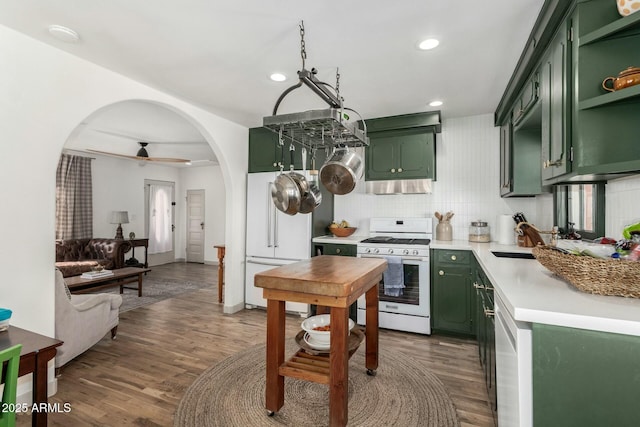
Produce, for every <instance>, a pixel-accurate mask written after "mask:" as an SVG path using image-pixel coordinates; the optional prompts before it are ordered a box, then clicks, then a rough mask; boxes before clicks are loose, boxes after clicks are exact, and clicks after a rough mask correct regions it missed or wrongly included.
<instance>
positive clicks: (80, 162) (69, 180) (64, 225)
mask: <svg viewBox="0 0 640 427" xmlns="http://www.w3.org/2000/svg"><path fill="white" fill-rule="evenodd" d="M91 237H93V195H92V183H91V159H90V158H88V157H82V156H72V155H69V154H62V155H61V156H60V160H59V161H58V169H57V171H56V239H86V238H91Z"/></svg>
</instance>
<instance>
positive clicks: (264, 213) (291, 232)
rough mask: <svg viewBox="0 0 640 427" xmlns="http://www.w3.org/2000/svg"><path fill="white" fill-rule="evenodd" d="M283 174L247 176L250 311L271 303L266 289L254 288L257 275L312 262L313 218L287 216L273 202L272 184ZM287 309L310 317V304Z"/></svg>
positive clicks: (247, 299) (247, 300) (247, 291)
mask: <svg viewBox="0 0 640 427" xmlns="http://www.w3.org/2000/svg"><path fill="white" fill-rule="evenodd" d="M298 172H299V173H304V172H301V171H298ZM279 174H280V172H260V173H250V174H248V177H247V245H246V248H247V253H246V259H245V261H246V266H245V304H246V306H247V308H255V307H266V306H267V301H266V300H265V299H264V298H263V297H262V288H256V287H255V286H254V276H255V275H256V274H258V273H261V272H263V271H266V270H270V269H272V268H276V267H279V266H282V265H286V264H291V263H294V262H297V261H301V260H303V259H309V258H310V255H311V233H312V229H311V221H312V215H311V214H297V215H287V214H285V213H283V212H280V211H279V210H278V209H276V207H275V204H274V203H273V201H272V200H271V185H272V183H273V182H274V180H275V178H276V177H277V176H278V175H279ZM305 175H306V173H305ZM307 178H308V176H307ZM285 310H287V311H290V312H295V313H299V314H300V315H301V316H306V315H307V314H308V312H309V305H308V304H302V303H296V302H287V303H286V305H285Z"/></svg>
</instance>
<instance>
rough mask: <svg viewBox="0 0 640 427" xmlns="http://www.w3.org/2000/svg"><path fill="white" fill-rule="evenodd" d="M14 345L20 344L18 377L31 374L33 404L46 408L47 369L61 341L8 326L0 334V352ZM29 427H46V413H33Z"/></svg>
mask: <svg viewBox="0 0 640 427" xmlns="http://www.w3.org/2000/svg"><path fill="white" fill-rule="evenodd" d="M16 344H22V350H21V351H20V366H19V368H18V376H19V377H21V376H23V375H27V374H33V377H32V381H33V385H32V391H33V402H34V404H37V405H38V407H40V405H45V406H46V405H47V395H48V393H47V384H48V381H47V369H48V365H49V361H50V360H51V359H53V358H54V356H55V355H56V351H57V350H56V347H58V346H60V345H62V341H60V340H57V339H55V338H49V337H47V336H44V335H40V334H37V333H35V332H31V331H28V330H26V329H21V328H17V327H15V326H9V329H7V330H6V331H5V332H2V333H0V350H4V349H6V348H9V347H13V346H14V345H16ZM0 370H1V369H0ZM31 425H32V426H35V427H40V426H42V427H46V425H47V411H33V412H32V413H31Z"/></svg>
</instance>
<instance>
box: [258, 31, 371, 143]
mask: <svg viewBox="0 0 640 427" xmlns="http://www.w3.org/2000/svg"><path fill="white" fill-rule="evenodd" d="M300 47H301V48H300V56H301V58H302V70H300V71H298V80H299V81H298V83H297V84H295V85H293V86H291V87H289V88H287V89H286V90H285V91H284V92H283V93H282V94H281V95H280V97H279V98H278V100H277V101H276V104H275V106H274V107H273V113H272V115H271V116H267V117H264V118H263V119H262V125H263V127H265V128H267V129H269V130H271V131H273V132H275V133H277V134H278V135H279V143H280V144H281V145H283V144H284V139H287V140H289V141H291V142H296V143H299V144H300V145H302V146H303V147H306V148H308V149H311V150H316V149H318V148H324V149H329V148H333V147H337V146H347V147H361V146H368V145H369V138H368V137H367V126H366V123H365V121H364V120H363V119H362V116H360V114H359V113H358V112H357V111H355V110H353V109H351V108H347V107H345V106H344V105H343V102H344V99H343V98H342V97H341V96H340V73H339V72H336V87H335V88H334V87H332V86H331V85H329V84H327V83H325V82H322V81H320V80H318V79H317V78H316V74H317V70H316V69H315V68H312V69H311V71H309V70H307V69H306V68H305V60H306V57H307V53H306V47H305V40H304V22H301V23H300ZM303 84H304V85H305V86H307V87H308V88H310V89H311V90H312V91H313V92H314V93H315V94H316V95H318V96H319V97H320V98H321V99H322V100H323V101H324V102H326V103H327V104H328V105H329V108H327V109H324V110H309V111H303V112H299V113H289V114H280V115H278V114H277V113H278V107H279V106H280V103H281V102H282V100H283V99H284V98H285V97H286V96H287V95H288V94H290V93H291V92H293V91H294V90H295V89H298V88H299V87H301V86H302V85H303ZM330 89H331V90H330ZM347 112H352V113H355V114H356V115H357V116H358V117H359V118H360V120H358V121H349V119H350V117H349V113H347ZM360 126H362V128H361V127H360Z"/></svg>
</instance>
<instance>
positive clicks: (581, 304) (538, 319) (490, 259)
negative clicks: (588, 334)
mask: <svg viewBox="0 0 640 427" xmlns="http://www.w3.org/2000/svg"><path fill="white" fill-rule="evenodd" d="M367 237H368V236H362V235H360V236H357V235H352V236H349V237H334V236H322V237H316V238H314V239H313V241H314V242H317V243H334V244H336V243H337V244H340V243H342V244H354V245H355V244H357V243H358V242H359V241H361V240H363V239H365V238H367ZM430 246H431V248H432V249H452V250H471V251H472V252H473V253H474V254H475V256H476V259H477V260H478V262H479V264H480V266H482V269H483V270H484V272H485V273H486V274H487V277H488V278H489V280H491V283H492V284H493V286H494V289H495V293H496V294H497V296H498V297H499V298H500V300H501V301H502V302H503V303H504V305H505V307H506V309H507V310H508V311H509V312H510V313H511V315H512V316H513V318H514V319H515V320H517V321H520V322H528V323H543V324H548V325H557V326H565V327H571V328H578V329H590V330H595V331H603V332H613V333H620V334H627V335H635V336H640V299H636V298H623V297H616V296H604V295H594V294H589V293H586V292H582V291H579V290H577V289H576V288H575V287H573V285H571V284H569V283H567V282H565V281H564V280H562V279H560V278H558V277H556V276H554V275H553V273H551V272H550V271H549V270H547V269H546V268H545V267H543V266H542V265H541V264H540V263H539V262H538V261H536V260H535V259H521V258H499V257H496V256H495V255H493V254H492V253H491V251H503V252H531V248H523V247H519V246H516V245H500V244H498V243H496V242H491V243H471V242H468V241H466V240H453V241H439V240H433V241H431V245H430ZM639 280H640V278H639Z"/></svg>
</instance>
